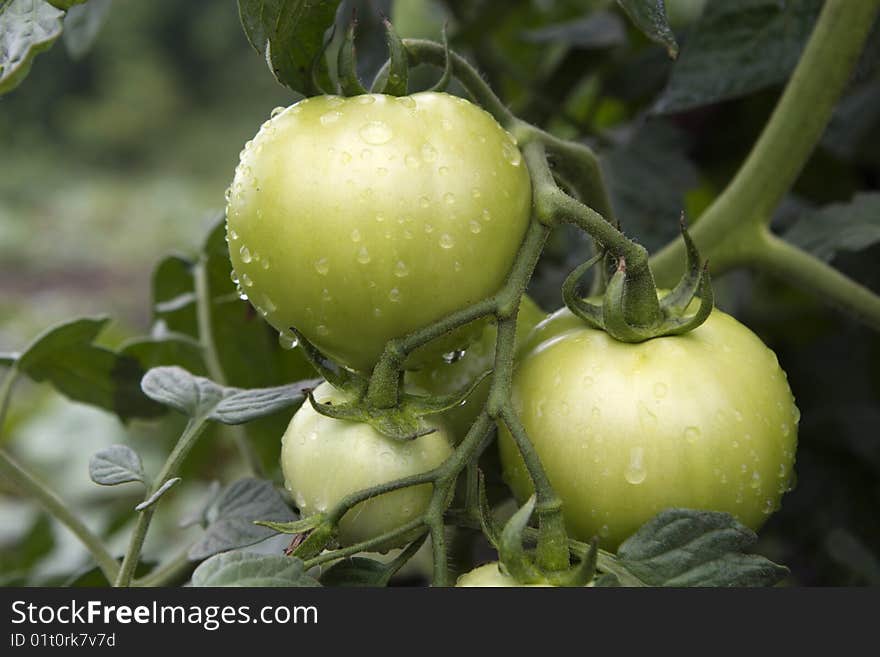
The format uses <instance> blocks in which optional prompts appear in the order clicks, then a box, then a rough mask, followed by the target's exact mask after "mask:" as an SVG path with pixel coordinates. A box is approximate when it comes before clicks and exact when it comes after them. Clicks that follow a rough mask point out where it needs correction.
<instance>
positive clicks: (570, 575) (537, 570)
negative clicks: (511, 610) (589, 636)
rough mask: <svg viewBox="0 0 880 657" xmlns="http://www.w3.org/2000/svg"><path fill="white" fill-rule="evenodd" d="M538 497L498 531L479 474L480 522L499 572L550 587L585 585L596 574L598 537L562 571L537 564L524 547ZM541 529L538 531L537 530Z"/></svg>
mask: <svg viewBox="0 0 880 657" xmlns="http://www.w3.org/2000/svg"><path fill="white" fill-rule="evenodd" d="M536 500H537V498H536V497H535V495H532V496H531V497H530V498H529V499H528V501H526V503H525V504H524V505H523V506H522V507H520V508H519V509H518V510H517V511H516V512H515V513H514V514H513V515H512V516H511V517H510V519H509V520H508V521H507V523H506V524H505V525H504V528H503V529H500V530H499V527H498V525H497V523H496V522H495V520H494V518H493V516H492V512H491V509H490V508H489V504H488V501H487V498H486V488H485V482H484V480H483V477H482V473H481V476H480V489H479V502H478V510H479V516H480V525H481V526H482V528H483V533H484V534H486V536H487V537H488V538H489V542H490V543H491V544H492V545H493V547H495V549H496V550H498V556H499V559H500V568H501V572H502V573H504V574H506V575H509V576H510V577H512V578H513V579H515V580H516V581H517V582H518V583H520V584H538V585H550V586H577V587H581V586H586V585H587V584H588V583H589V582H591V581H592V580H593V578H594V577H595V575H596V562H597V559H598V554H599V541H598V538H593V540H592V541H591V542H590V547H589V549H588V551H587V553H586V554H585V555H584V557H583V559H581V560H580V562H578V563H577V564H574V565H573V566H571V567H570V568H568V569H565V570H553V571H548V570H546V569H544V568H541V567H540V565H539V563H538V562H539V558H538V556H539V555H535V554H533V553H532V552H530V551H527V550H526V549H525V547H524V538H525V536H524V535H525V531H526V529H527V528H528V526H529V520H530V519H531V517H532V514H533V513H534V512H535V506H536ZM540 531H541V530H539V532H540Z"/></svg>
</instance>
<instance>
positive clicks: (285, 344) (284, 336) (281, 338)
mask: <svg viewBox="0 0 880 657" xmlns="http://www.w3.org/2000/svg"><path fill="white" fill-rule="evenodd" d="M278 344H279V345H280V347H281V348H282V349H294V348H295V347H296V345H297V344H298V343H297V340H296V338H295V337H293V333H279V334H278Z"/></svg>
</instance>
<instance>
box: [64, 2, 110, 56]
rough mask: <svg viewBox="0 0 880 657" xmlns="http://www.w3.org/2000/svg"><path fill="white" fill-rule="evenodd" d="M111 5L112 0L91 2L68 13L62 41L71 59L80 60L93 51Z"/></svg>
mask: <svg viewBox="0 0 880 657" xmlns="http://www.w3.org/2000/svg"><path fill="white" fill-rule="evenodd" d="M111 3H112V0H89V2H88V4H84V5H81V6H76V7H71V8H70V10H69V11H68V12H67V15H66V16H65V17H64V32H63V34H62V35H61V39H62V41H64V47H65V48H66V49H67V52H68V54H70V56H71V57H73V58H74V59H79V58H80V57H83V56H84V55H85V54H86V53H87V52H88V51H89V50H91V48H92V45H93V44H94V43H95V39H97V38H98V33H99V32H100V31H101V28H102V27H103V26H104V23H105V22H106V21H107V17H108V15H109V13H110V5H111Z"/></svg>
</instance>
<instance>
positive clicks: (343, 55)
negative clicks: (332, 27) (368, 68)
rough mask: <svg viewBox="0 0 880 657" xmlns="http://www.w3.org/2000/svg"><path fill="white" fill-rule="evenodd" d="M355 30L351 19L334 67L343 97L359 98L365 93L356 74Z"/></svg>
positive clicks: (355, 21) (353, 20)
mask: <svg viewBox="0 0 880 657" xmlns="http://www.w3.org/2000/svg"><path fill="white" fill-rule="evenodd" d="M355 30H357V19H356V18H354V17H352V19H351V23H350V24H349V26H348V29H347V30H346V31H345V39H344V40H343V41H342V47H340V48H339V56H338V59H337V66H336V68H337V73H338V75H339V89H340V90H341V91H342V94H343V95H344V96H360V95H361V94H365V93H367V90H366V88H364V85H362V84H361V81H360V79H359V78H358V74H357V55H356V54H355V48H354V35H355Z"/></svg>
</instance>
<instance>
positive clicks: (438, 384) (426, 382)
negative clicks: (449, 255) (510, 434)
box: [406, 296, 547, 441]
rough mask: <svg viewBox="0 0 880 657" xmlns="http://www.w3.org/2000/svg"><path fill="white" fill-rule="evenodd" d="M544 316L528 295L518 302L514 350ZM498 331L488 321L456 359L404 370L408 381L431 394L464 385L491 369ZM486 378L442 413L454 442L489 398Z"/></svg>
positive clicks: (463, 388) (449, 390)
mask: <svg viewBox="0 0 880 657" xmlns="http://www.w3.org/2000/svg"><path fill="white" fill-rule="evenodd" d="M546 317H547V313H545V312H544V311H543V310H541V308H540V307H539V306H538V304H536V303H535V302H534V301H532V299H531V298H529V297H528V296H523V298H522V301H521V302H520V307H519V314H518V315H517V318H516V349H517V350H519V348H520V346H521V345H522V344H523V343H524V342H525V340H526V338H527V337H528V336H529V335H531V331H532V330H533V329H534V328H535V326H537V325H538V323H539V322H540V321H541V320H543V319H544V318H546ZM497 333H498V330H497V327H496V326H495V324H488V325H487V326H486V327H485V328H484V330H483V333H482V334H481V335H480V337H479V338H478V339H477V340H475V341H474V342H473V343H472V344H471V345H470V346H469V347H468V348H467V350H466V351H465V353H464V355H462V356H461V357H460V358H459V359H458V360H455V361H453V362H450V363H446V362H443V361H442V360H441V361H440V362H438V363H436V364H434V365H431V366H428V367H424V368H422V369H420V370H416V371H412V372H407V373H406V380H407V383H408V384H412V385H414V386H416V387H417V388H418V389H421V390H424V391H426V392H428V393H430V394H432V395H448V394H452V393H455V392H457V391H460V390H466V389H467V387H468V386H469V385H470V384H471V383H472V382H473V381H474V380H475V379H476V378H477V377H478V376H480V375H481V374H483V373H485V372H487V371H489V370H491V369H492V368H493V367H494V364H495V338H496V336H497ZM489 387H490V382H489V380H488V379H487V380H485V381H483V382H482V383H480V385H479V386H478V387H477V388H476V389H475V390H474V391H473V392H471V394H470V395H468V398H467V399H466V400H465V402H464V403H463V404H462V405H461V406H456V407H455V408H452V409H450V410H448V411H446V412H445V413H444V414H443V420H444V422H445V423H446V425H447V426H448V428H449V430H450V433H451V435H452V436H453V438H454V439H455V440H456V441H460V440H461V439H463V438H464V436H465V434H466V433H467V431H468V429H469V428H470V426H471V424H473V422H474V420H475V419H477V415H478V414H479V413H480V410H481V409H482V408H483V405H484V404H485V403H486V399H488V397H489Z"/></svg>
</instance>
